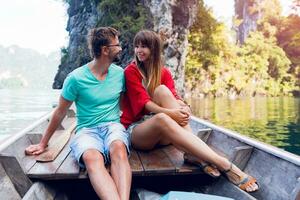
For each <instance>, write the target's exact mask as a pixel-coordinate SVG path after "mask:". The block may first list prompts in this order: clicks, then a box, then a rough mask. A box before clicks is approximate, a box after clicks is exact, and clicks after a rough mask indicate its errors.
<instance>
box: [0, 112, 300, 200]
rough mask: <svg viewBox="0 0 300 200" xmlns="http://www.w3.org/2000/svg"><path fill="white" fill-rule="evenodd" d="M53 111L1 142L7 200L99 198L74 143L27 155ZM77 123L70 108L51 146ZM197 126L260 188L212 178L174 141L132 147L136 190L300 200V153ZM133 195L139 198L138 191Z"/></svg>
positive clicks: (1, 183)
mask: <svg viewBox="0 0 300 200" xmlns="http://www.w3.org/2000/svg"><path fill="white" fill-rule="evenodd" d="M51 115H52V113H49V114H47V115H45V116H43V117H42V118H41V119H39V120H37V121H36V122H34V123H33V124H31V125H30V126H29V127H27V128H25V129H24V130H22V131H21V132H19V133H16V134H14V135H12V136H11V137H10V138H8V139H6V140H5V141H4V142H2V143H1V144H0V199H1V200H2V199H3V200H4V199H5V200H7V199H30V200H31V199H56V200H57V199H83V198H84V199H93V198H96V196H95V193H94V192H93V189H92V187H91V185H90V183H89V181H88V176H87V173H86V172H85V171H84V170H81V169H80V168H79V167H78V165H77V164H76V162H75V161H74V159H73V157H72V156H71V154H70V149H69V142H70V141H68V142H67V143H66V145H65V146H64V147H63V149H62V150H61V151H60V153H59V154H58V156H57V157H56V158H55V159H54V160H53V161H51V162H37V161H36V158H35V157H34V156H26V155H25V154H24V149H25V147H27V146H28V145H30V144H33V143H37V142H38V141H39V140H40V138H41V134H42V133H43V132H44V130H45V128H46V127H47V125H48V123H49V119H50V117H51ZM74 122H75V113H74V111H73V110H70V111H69V112H68V114H67V117H66V118H65V119H64V120H63V122H62V124H61V127H60V128H59V130H57V131H56V133H55V135H56V136H54V137H53V138H54V139H53V141H52V142H50V144H51V145H52V144H54V145H55V144H58V143H60V141H62V140H63V139H61V138H60V137H61V135H66V134H68V133H66V132H70V128H69V127H70V126H72V124H73V123H74ZM191 127H192V129H193V131H194V133H195V134H196V135H198V136H199V137H200V138H201V139H202V140H203V141H205V142H206V143H207V144H208V145H209V146H211V147H212V148H213V149H215V150H216V151H217V152H219V153H221V154H222V155H224V156H226V157H228V158H229V159H230V160H231V161H232V162H233V163H235V164H236V165H238V166H239V167H240V168H241V169H243V170H244V171H246V172H247V173H249V174H251V175H253V176H254V177H256V178H257V179H258V182H259V184H260V190H259V191H257V192H254V193H251V194H248V193H246V192H244V191H242V190H240V189H239V188H238V187H236V186H235V185H233V184H232V183H230V182H229V181H227V180H226V179H225V178H219V179H211V178H209V177H208V176H207V175H206V174H204V173H203V172H202V170H201V169H200V168H199V167H197V166H196V165H192V164H189V163H186V162H184V159H183V153H182V152H180V151H179V150H177V149H175V148H174V147H173V146H171V145H169V146H166V147H159V148H157V149H155V150H153V151H144V152H141V151H136V150H132V153H131V157H130V165H131V168H132V172H133V186H132V191H135V189H136V188H140V187H146V188H147V187H148V186H150V188H154V190H155V189H157V188H158V191H159V192H165V191H167V190H177V189H178V190H186V191H194V192H202V193H206V194H214V195H220V196H224V197H231V198H233V199H238V200H241V199H263V200H268V199H270V200H274V199H276V200H280V199H291V200H294V199H300V157H299V156H297V155H294V154H291V153H288V152H286V151H283V150H281V149H278V148H276V147H273V146H271V145H267V144H264V143H262V142H258V141H256V140H253V139H250V138H248V137H245V136H242V135H240V134H238V133H235V132H233V131H230V130H227V129H225V128H221V127H219V126H216V125H214V124H212V123H209V122H207V121H204V120H201V119H198V118H196V117H192V119H191ZM71 137H72V136H71ZM55 138H56V140H55ZM57 138H60V139H57ZM51 145H49V148H50V146H51ZM51 148H52V147H51ZM108 170H109V166H108ZM131 199H139V198H138V197H137V196H136V195H135V192H132V196H131Z"/></svg>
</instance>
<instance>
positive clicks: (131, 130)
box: [25, 27, 258, 199]
mask: <svg viewBox="0 0 300 200" xmlns="http://www.w3.org/2000/svg"><path fill="white" fill-rule="evenodd" d="M88 42H89V49H90V53H91V56H92V57H93V60H92V61H91V62H89V63H87V64H86V65H84V66H82V67H79V68H78V69H76V70H74V71H73V72H71V73H70V74H69V75H68V77H67V78H66V80H65V82H64V85H63V89H62V93H61V96H60V99H59V105H58V107H57V108H56V110H55V112H54V114H53V116H52V119H51V121H50V123H49V126H48V128H47V130H46V133H45V134H44V136H43V138H42V139H41V141H40V143H39V144H36V145H31V146H29V147H27V148H26V150H25V151H26V153H27V154H30V155H38V154H41V153H42V152H44V151H45V148H46V146H47V144H48V141H49V139H50V138H51V136H52V134H53V133H54V131H55V130H56V128H57V127H58V126H59V124H60V123H61V121H62V120H63V118H64V117H65V115H66V112H67V110H68V108H69V107H70V106H71V104H72V103H73V101H74V102H75V104H76V108H77V127H76V132H77V133H76V135H75V136H74V137H73V138H72V141H71V145H70V146H71V149H72V153H73V155H74V157H75V158H76V160H77V161H78V163H79V165H80V166H81V167H85V168H86V169H87V172H88V174H89V178H90V181H91V183H92V186H93V188H94V190H95V191H96V193H97V195H98V196H99V197H100V198H101V199H129V194H130V186H131V169H130V165H129V162H128V155H129V152H130V149H129V148H130V144H132V146H133V147H134V148H137V149H142V150H150V149H153V148H154V147H155V146H156V145H157V144H159V145H167V144H173V145H174V146H175V147H176V148H178V149H180V150H182V151H184V152H185V153H186V155H187V158H188V157H189V155H192V156H193V157H194V158H196V162H197V163H198V164H199V166H202V168H203V170H204V172H205V173H207V174H208V175H210V176H213V177H218V176H220V171H222V172H224V174H225V175H226V176H227V178H228V179H229V180H230V181H231V182H232V183H234V184H236V185H238V186H239V187H240V188H241V189H243V190H245V191H247V192H253V191H256V190H258V184H257V182H256V180H255V178H253V177H251V176H250V175H247V174H245V173H244V172H242V171H241V170H240V169H239V168H237V167H236V166H235V165H233V164H232V163H231V162H229V161H228V160H227V159H226V158H224V157H222V156H220V155H218V154H217V153H215V152H214V151H213V150H212V149H210V148H209V147H208V146H207V145H206V143H204V142H203V141H202V140H201V139H199V138H198V137H197V136H195V135H194V134H193V133H192V130H191V128H190V125H189V118H190V116H191V111H190V108H189V106H188V105H186V104H185V103H184V102H183V101H182V99H181V98H180V97H179V96H178V95H177V93H176V90H175V87H174V81H173V79H172V76H171V73H170V71H169V70H168V69H167V68H165V67H163V64H162V63H163V62H162V56H161V52H162V44H161V41H160V38H159V36H158V35H157V34H156V33H154V32H153V31H148V30H143V31H140V32H138V33H137V34H136V36H135V38H134V53H135V59H134V61H133V62H132V63H131V64H129V65H128V66H127V67H126V69H125V70H124V71H123V69H122V68H120V67H118V66H116V65H115V64H112V62H113V61H114V60H115V58H117V57H118V56H119V54H120V52H121V50H122V48H121V46H120V43H119V39H118V32H117V31H116V30H115V29H113V28H111V27H101V28H95V29H92V30H90V32H89V36H88ZM125 82H126V89H125ZM119 102H121V108H122V116H121V119H120V114H119V113H120V103H119ZM120 121H121V123H120ZM124 127H125V128H126V129H125V128H124ZM106 163H111V175H110V174H109V173H108V172H107V170H106V168H105V164H106Z"/></svg>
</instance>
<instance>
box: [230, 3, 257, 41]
mask: <svg viewBox="0 0 300 200" xmlns="http://www.w3.org/2000/svg"><path fill="white" fill-rule="evenodd" d="M262 1H263V0H235V13H236V15H237V18H238V19H241V20H242V23H241V24H240V25H239V26H238V31H237V40H238V42H239V44H243V43H244V41H245V40H246V38H247V37H248V35H249V33H250V32H251V31H256V30H257V20H259V19H260V18H261V17H262V11H261V10H260V8H261V7H260V6H259V5H261V3H262Z"/></svg>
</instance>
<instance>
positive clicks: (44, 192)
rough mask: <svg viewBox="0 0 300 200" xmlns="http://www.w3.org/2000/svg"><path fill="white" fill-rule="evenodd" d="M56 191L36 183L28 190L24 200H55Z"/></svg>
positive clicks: (43, 184)
mask: <svg viewBox="0 0 300 200" xmlns="http://www.w3.org/2000/svg"><path fill="white" fill-rule="evenodd" d="M55 194H56V191H55V190H54V189H52V188H51V187H49V186H48V185H46V184H45V183H42V182H36V183H34V184H33V185H32V187H31V188H30V189H29V190H28V192H27V193H26V195H25V196H24V197H23V198H22V200H41V199H47V200H52V199H54V198H55Z"/></svg>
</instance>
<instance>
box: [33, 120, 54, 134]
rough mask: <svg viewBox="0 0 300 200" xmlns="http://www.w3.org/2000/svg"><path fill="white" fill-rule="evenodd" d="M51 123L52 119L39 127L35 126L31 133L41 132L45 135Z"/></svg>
mask: <svg viewBox="0 0 300 200" xmlns="http://www.w3.org/2000/svg"><path fill="white" fill-rule="evenodd" d="M49 122H50V119H47V120H44V121H43V122H42V123H40V124H39V125H37V126H35V127H34V128H33V129H31V130H30V131H29V132H40V133H43V132H44V131H45V130H46V128H47V127H48V124H49Z"/></svg>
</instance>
